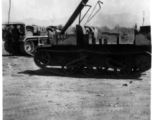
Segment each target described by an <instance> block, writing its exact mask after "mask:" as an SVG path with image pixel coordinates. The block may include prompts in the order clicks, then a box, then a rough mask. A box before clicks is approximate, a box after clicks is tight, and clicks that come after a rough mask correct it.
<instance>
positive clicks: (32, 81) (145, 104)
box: [2, 52, 150, 120]
mask: <svg viewBox="0 0 152 120" xmlns="http://www.w3.org/2000/svg"><path fill="white" fill-rule="evenodd" d="M2 59H3V120H150V70H149V71H147V72H145V73H142V74H140V75H136V76H133V77H131V78H128V79H118V78H117V77H115V76H114V75H113V73H108V74H107V75H104V74H101V73H98V75H97V76H94V77H90V78H89V77H86V76H84V75H83V74H81V73H77V74H75V75H74V76H63V75H59V74H56V73H60V72H61V70H60V69H51V70H49V71H48V70H40V69H39V68H38V67H37V66H36V65H35V63H34V62H33V58H32V57H24V56H9V55H8V54H7V53H6V52H3V57H2ZM52 71H53V73H52ZM61 73H62V72H61Z"/></svg>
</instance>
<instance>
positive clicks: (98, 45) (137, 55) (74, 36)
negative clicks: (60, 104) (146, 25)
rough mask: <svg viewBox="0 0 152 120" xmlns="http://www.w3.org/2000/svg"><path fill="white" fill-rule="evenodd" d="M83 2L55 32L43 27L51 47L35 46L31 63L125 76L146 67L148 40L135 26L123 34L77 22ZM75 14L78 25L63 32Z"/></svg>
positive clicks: (68, 69)
mask: <svg viewBox="0 0 152 120" xmlns="http://www.w3.org/2000/svg"><path fill="white" fill-rule="evenodd" d="M87 2H88V0H82V1H81V2H80V4H79V5H78V7H77V8H76V10H75V11H74V13H73V14H72V16H71V17H70V19H69V20H68V22H67V23H66V24H65V26H64V27H63V29H62V30H58V31H57V29H56V28H53V27H49V28H48V29H47V30H48V32H50V34H49V36H48V38H49V39H50V40H51V47H50V46H47V45H45V46H42V47H39V48H37V50H36V53H35V56H34V62H35V64H36V65H37V66H39V67H40V68H50V67H52V66H61V67H62V69H63V71H64V73H65V74H67V75H70V74H74V73H75V72H76V71H78V70H82V71H83V72H84V73H85V74H86V75H95V74H96V73H97V72H99V71H107V70H109V69H113V70H114V71H115V73H116V74H117V75H118V76H121V77H127V76H129V75H131V74H132V73H136V72H144V71H146V70H148V69H150V67H151V42H150V40H148V39H147V38H146V37H145V36H144V35H143V34H141V33H140V32H138V31H137V30H136V29H134V28H131V29H129V30H126V32H125V33H124V32H114V31H113V30H112V31H100V33H99V29H97V28H95V27H90V26H84V27H82V26H81V25H80V23H81V21H82V20H83V18H84V17H85V15H86V14H85V15H84V16H83V17H82V18H81V11H82V9H83V8H84V7H86V6H87V7H88V6H89V5H86V3H87ZM97 4H98V5H99V7H100V8H101V4H102V2H100V1H98V2H97ZM90 7H91V6H89V9H90ZM87 12H88V11H87ZM92 13H93V12H92ZM95 14H96V13H95ZM78 15H79V24H78V25H76V29H75V33H71V34H66V33H65V31H66V30H67V28H68V27H69V26H70V25H71V24H72V23H73V22H74V20H75V19H76V18H77V16H78ZM93 16H94V15H93ZM91 18H92V17H89V19H91ZM101 19H102V18H101ZM117 31H118V30H117Z"/></svg>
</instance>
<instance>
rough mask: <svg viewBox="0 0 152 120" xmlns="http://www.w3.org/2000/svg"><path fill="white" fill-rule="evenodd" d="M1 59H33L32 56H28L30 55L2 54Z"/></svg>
mask: <svg viewBox="0 0 152 120" xmlns="http://www.w3.org/2000/svg"><path fill="white" fill-rule="evenodd" d="M2 57H11V58H18V57H29V58H31V57H33V56H30V55H11V54H2Z"/></svg>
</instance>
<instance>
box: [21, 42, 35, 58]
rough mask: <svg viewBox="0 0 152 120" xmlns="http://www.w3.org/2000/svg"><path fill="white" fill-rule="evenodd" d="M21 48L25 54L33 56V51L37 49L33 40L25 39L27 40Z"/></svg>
mask: <svg viewBox="0 0 152 120" xmlns="http://www.w3.org/2000/svg"><path fill="white" fill-rule="evenodd" d="M20 48H21V51H22V53H23V54H27V55H32V56H33V52H34V50H35V45H34V43H33V41H25V42H23V43H21V46H20Z"/></svg>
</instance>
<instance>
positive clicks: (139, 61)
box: [136, 55, 151, 71]
mask: <svg viewBox="0 0 152 120" xmlns="http://www.w3.org/2000/svg"><path fill="white" fill-rule="evenodd" d="M136 66H137V68H138V69H139V70H142V71H143V70H147V69H149V68H150V66H151V63H150V58H149V57H148V56H146V55H140V56H137V57H136Z"/></svg>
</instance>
